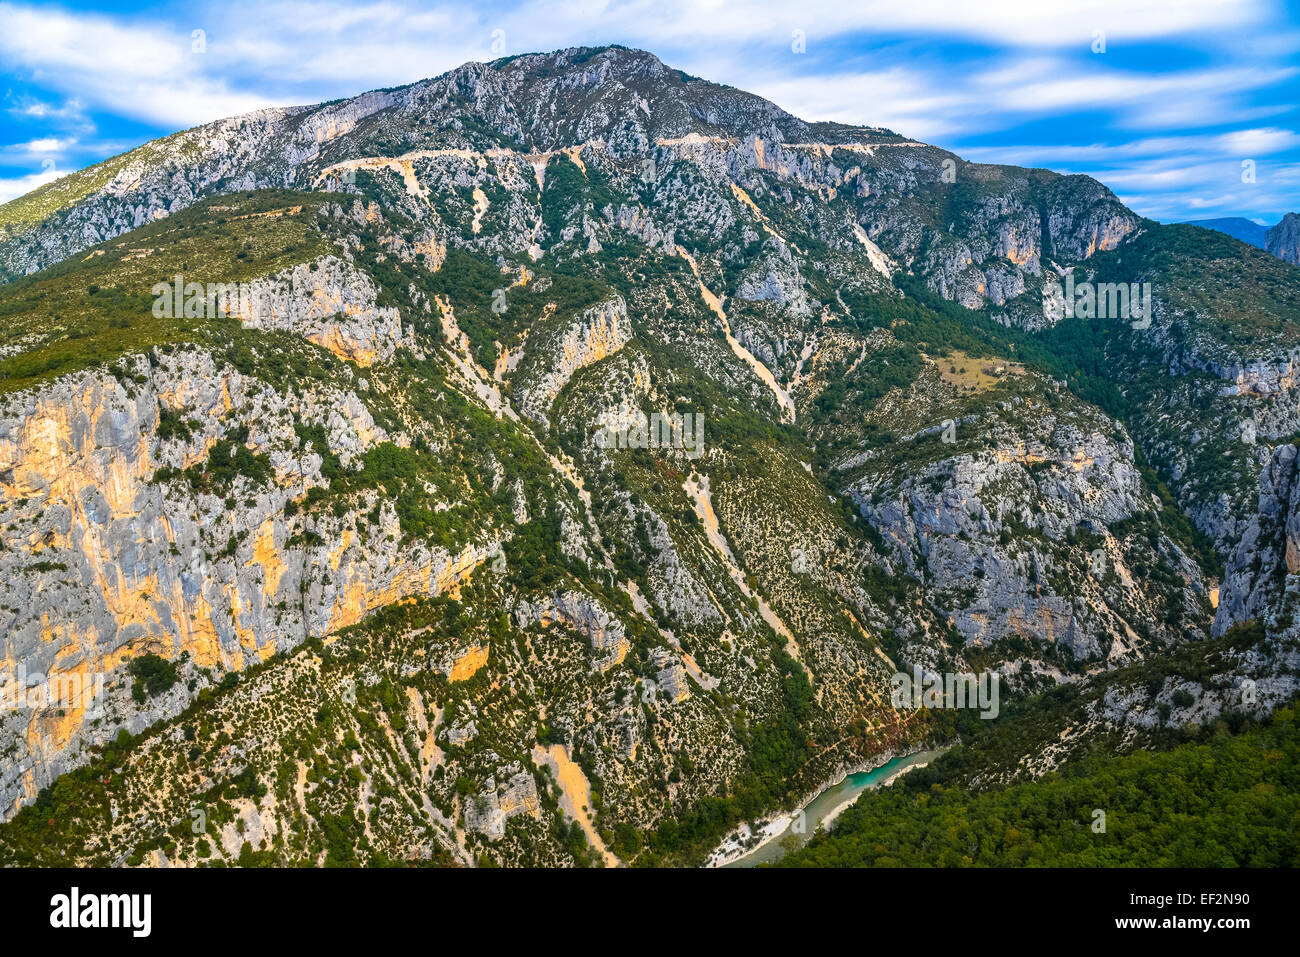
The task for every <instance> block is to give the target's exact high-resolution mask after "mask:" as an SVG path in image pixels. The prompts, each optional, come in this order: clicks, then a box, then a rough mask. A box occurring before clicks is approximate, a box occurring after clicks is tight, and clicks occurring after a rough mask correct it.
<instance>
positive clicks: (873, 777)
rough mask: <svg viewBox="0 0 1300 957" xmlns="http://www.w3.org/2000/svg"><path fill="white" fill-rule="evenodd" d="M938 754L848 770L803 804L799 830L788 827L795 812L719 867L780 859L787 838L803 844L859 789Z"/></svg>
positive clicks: (870, 787)
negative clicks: (760, 840) (771, 833)
mask: <svg viewBox="0 0 1300 957" xmlns="http://www.w3.org/2000/svg"><path fill="white" fill-rule="evenodd" d="M941 754H943V751H942V750H939V751H918V752H916V753H915V754H905V755H903V756H902V757H901V758H893V759H892V760H890V761H886V762H885V763H884V764H882V765H881V766H880V767H878V768H872V769H871V770H870V771H860V772H858V773H857V774H850V775H849V776H848V777H846V778H844V779H843V780H841V781H840V782H839V783H838V784H832V785H831V786H830V787H828V788H827V789H826V790H825V791H822V792H821V794H818V795H817V796H816V797H815V798H813V799H812V800H811V801H809V802H808V804H807V805H805V806H804V809H803V811H804V818H803V826H802V827H801V828H800V832H796V831H794V830H792V829H793V828H794V826H795V822H796V821H798V816H797V815H795V816H794V818H793V820H791V821H790V822H789V823H787V824H786V826H785V828H784V830H782V831H781V832H780V833H779V834H776V835H775V836H774V837H771V838H769V839H768V840H766V841H765V842H764V843H762V844H760V845H759V846H758V847H756V848H754V849H753V850H752V851H749V852H748V853H747V854H745V855H743V856H741V857H738V858H736V859H735V860H734V861H730V862H728V863H727V864H724V865H723V867H756V866H757V865H759V864H764V863H768V862H770V861H776V860H780V858H781V857H782V856H784V854H785V852H786V848H785V847H784V846H783V845H784V844H785V842H786V840H787V838H790V837H793V838H795V839H797V840H798V841H799V845H800V846H803V845H804V844H806V843H808V840H809V838H811V837H812V836H813V834H815V833H816V832H817V827H818V826H819V825H820V824H822V823H823V822H830V821H833V820H834V819H835V816H836V815H837V814H839V813H840V812H841V811H843V810H844V809H845V808H846V807H848V806H849V805H850V804H852V803H853V802H854V801H856V800H857V799H858V795H860V794H861V793H862V792H863V791H872V790H875V789H876V788H878V787H880V786H881V785H882V784H884V783H885V782H886V781H889V780H891V779H893V778H895V777H897V776H898V775H899V774H903V773H905V772H907V771H910V770H911V769H912V768H916V767H920V766H922V765H925V764H929V763H930V762H931V761H933V760H934V759H935V758H937V757H938V756H939V755H941Z"/></svg>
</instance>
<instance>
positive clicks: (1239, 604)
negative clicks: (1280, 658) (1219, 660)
mask: <svg viewBox="0 0 1300 957" xmlns="http://www.w3.org/2000/svg"><path fill="white" fill-rule="evenodd" d="M1297 479H1300V449H1297V447H1296V446H1295V445H1280V446H1278V447H1277V448H1275V449H1274V450H1273V454H1272V456H1271V457H1270V458H1269V461H1268V464H1267V465H1266V466H1265V467H1264V469H1263V471H1261V472H1260V476H1259V505H1258V509H1257V511H1256V514H1255V516H1254V517H1253V518H1252V519H1251V520H1250V522H1249V523H1248V524H1247V526H1246V529H1245V531H1244V533H1243V534H1242V536H1241V540H1240V542H1239V543H1238V545H1237V548H1236V551H1235V553H1234V554H1233V556H1232V558H1231V560H1230V561H1229V563H1228V568H1227V571H1226V573H1225V575H1224V578H1223V586H1222V588H1221V590H1220V593H1219V608H1218V612H1217V614H1216V616H1215V619H1214V631H1215V633H1216V634H1221V633H1222V632H1224V631H1225V630H1227V628H1229V627H1230V626H1232V625H1235V624H1238V623H1240V622H1243V621H1246V620H1248V619H1251V618H1258V619H1266V620H1268V621H1270V623H1271V624H1272V625H1273V628H1274V629H1276V630H1280V631H1294V629H1295V625H1296V622H1295V618H1294V611H1295V604H1296V595H1295V590H1296V588H1297V586H1298V585H1300V577H1297V576H1300V481H1297Z"/></svg>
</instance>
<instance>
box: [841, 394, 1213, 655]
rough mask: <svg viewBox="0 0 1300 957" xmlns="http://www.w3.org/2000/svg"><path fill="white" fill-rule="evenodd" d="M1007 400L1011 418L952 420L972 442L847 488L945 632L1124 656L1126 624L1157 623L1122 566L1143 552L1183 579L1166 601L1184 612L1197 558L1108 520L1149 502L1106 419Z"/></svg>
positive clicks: (1128, 635) (1193, 607)
mask: <svg viewBox="0 0 1300 957" xmlns="http://www.w3.org/2000/svg"><path fill="white" fill-rule="evenodd" d="M1014 405H1015V406H1016V408H1015V417H1014V419H1002V418H999V417H998V416H996V415H984V416H972V417H971V418H970V419H969V420H963V421H960V422H957V423H955V424H954V426H953V431H954V433H955V436H956V441H961V439H960V437H961V436H963V435H966V436H971V435H975V436H980V442H979V444H980V445H983V446H984V448H981V449H978V450H973V451H963V450H960V449H959V448H954V450H953V454H951V455H950V456H948V457H946V458H941V459H938V460H937V461H933V462H932V463H929V464H923V465H911V466H909V467H908V468H907V469H905V470H902V471H899V470H897V469H893V468H887V469H885V470H884V471H883V473H882V472H875V471H868V473H867V475H866V476H865V477H864V478H863V479H862V480H860V481H859V482H858V483H857V484H856V485H854V486H853V487H851V488H850V490H849V492H850V495H851V496H852V498H853V499H854V501H855V502H856V503H857V504H858V507H859V510H860V512H861V514H862V515H863V516H864V517H865V518H866V519H867V521H869V522H870V523H871V524H872V525H873V526H874V527H875V528H877V529H878V530H879V532H880V534H881V536H882V537H883V539H884V541H885V544H886V547H887V550H888V552H889V554H891V556H892V557H893V558H894V560H896V561H897V562H899V564H900V565H901V567H902V569H903V570H905V571H906V572H907V573H908V574H909V575H912V576H914V577H916V578H919V579H921V580H922V581H923V582H925V584H926V586H927V593H928V594H931V595H933V596H934V597H935V600H936V603H937V605H938V606H939V607H940V608H941V609H942V610H943V611H944V612H945V613H946V614H947V615H948V618H949V622H950V624H951V625H952V627H954V628H955V629H956V631H957V633H958V634H960V635H961V636H962V637H963V638H964V639H965V640H966V641H967V642H971V643H978V644H989V643H991V642H996V641H998V640H999V639H1003V638H1006V637H1008V636H1012V635H1020V636H1024V637H1034V638H1036V639H1037V640H1046V641H1048V642H1055V643H1059V644H1061V645H1062V646H1063V647H1065V648H1068V649H1069V651H1070V654H1071V656H1072V657H1073V658H1074V659H1076V660H1079V661H1082V660H1087V659H1097V658H1102V657H1105V658H1123V657H1127V656H1129V655H1130V654H1131V653H1132V652H1133V651H1134V650H1135V649H1136V648H1137V646H1138V645H1140V644H1141V642H1140V641H1139V633H1142V634H1148V635H1150V634H1153V633H1154V634H1160V633H1162V632H1164V630H1165V629H1164V628H1163V626H1162V625H1161V624H1160V623H1159V621H1158V619H1159V616H1158V615H1153V614H1152V610H1151V607H1150V603H1151V600H1152V598H1153V597H1154V595H1152V594H1148V589H1149V588H1150V587H1151V586H1150V583H1149V582H1148V581H1147V580H1146V576H1145V574H1144V573H1142V572H1139V571H1136V570H1133V569H1135V568H1140V567H1145V566H1147V565H1148V564H1149V563H1150V562H1152V561H1155V562H1156V563H1159V564H1167V565H1169V566H1170V567H1171V569H1172V571H1173V573H1174V574H1175V575H1177V576H1179V577H1181V578H1182V579H1183V581H1184V583H1185V585H1186V587H1187V588H1188V593H1187V594H1184V595H1183V596H1180V598H1179V602H1178V604H1179V605H1180V606H1182V607H1184V608H1185V610H1186V611H1187V612H1188V614H1189V617H1190V619H1191V620H1193V621H1194V620H1196V618H1198V617H1200V615H1201V611H1200V609H1199V607H1197V606H1198V604H1199V602H1197V601H1196V600H1194V599H1193V598H1192V597H1191V593H1192V592H1204V588H1203V586H1202V583H1201V580H1200V572H1199V570H1198V569H1197V567H1196V565H1195V563H1194V562H1192V561H1191V560H1190V559H1189V558H1188V557H1187V556H1186V555H1185V554H1183V553H1182V551H1181V550H1180V549H1179V548H1178V546H1177V545H1175V544H1174V543H1173V542H1172V541H1169V540H1168V539H1165V538H1163V537H1160V538H1158V539H1155V541H1157V542H1158V545H1157V546H1156V548H1155V549H1154V551H1152V550H1150V547H1149V545H1148V544H1147V543H1145V542H1144V541H1143V540H1142V539H1141V537H1140V536H1134V537H1131V538H1125V537H1122V536H1117V535H1114V534H1112V533H1111V532H1110V531H1109V529H1110V528H1111V527H1113V526H1118V525H1119V523H1122V522H1124V521H1126V520H1132V519H1133V518H1134V517H1135V516H1136V517H1141V516H1143V515H1145V514H1148V513H1150V512H1151V510H1152V506H1153V503H1152V499H1151V497H1150V495H1149V494H1148V493H1146V492H1144V491H1143V489H1142V484H1141V479H1140V477H1139V474H1138V470H1137V468H1136V467H1135V465H1134V463H1133V446H1132V443H1131V442H1130V441H1129V440H1128V438H1127V436H1125V435H1124V433H1123V431H1122V430H1121V429H1120V428H1118V426H1117V424H1116V423H1113V422H1107V421H1106V420H1105V419H1104V418H1102V417H1099V416H1096V414H1095V413H1093V414H1092V416H1091V417H1090V418H1088V419H1085V418H1084V417H1083V416H1081V415H1079V414H1078V413H1077V412H1062V411H1056V410H1049V409H1048V408H1047V407H1046V406H1045V405H1038V404H1037V403H1036V402H1030V401H1027V402H1023V403H1021V402H1018V401H1017V402H1016V403H1014ZM986 436H987V438H985V437H986ZM921 440H922V441H926V439H924V438H922V439H921ZM910 441H917V439H912V440H910ZM928 441H934V436H932V437H930V438H929V439H928ZM954 445H956V442H954ZM940 449H942V445H940ZM936 454H937V453H936ZM1170 597H1172V596H1170ZM1202 601H1203V599H1202ZM1163 637H1164V640H1166V641H1171V640H1173V638H1174V636H1173V634H1172V633H1168V634H1164V635H1163Z"/></svg>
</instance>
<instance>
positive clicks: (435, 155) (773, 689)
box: [0, 47, 1300, 867]
mask: <svg viewBox="0 0 1300 957" xmlns="http://www.w3.org/2000/svg"><path fill="white" fill-rule="evenodd" d="M1294 219H1295V217H1294V215H1292V216H1291V217H1288V220H1287V221H1284V222H1283V223H1282V224H1280V225H1279V226H1278V227H1275V229H1274V230H1273V231H1270V232H1269V234H1268V250H1269V251H1266V250H1264V249H1260V248H1257V247H1256V246H1252V245H1248V244H1246V243H1243V242H1241V241H1239V240H1237V239H1233V238H1231V237H1229V236H1227V235H1224V234H1222V233H1217V232H1212V231H1209V230H1205V229H1200V228H1197V227H1195V226H1191V225H1174V226H1162V225H1159V224H1157V223H1155V222H1153V221H1150V220H1147V219H1144V218H1143V217H1141V216H1139V215H1136V214H1135V213H1133V212H1132V211H1131V210H1129V209H1127V208H1126V207H1125V206H1124V204H1123V203H1121V202H1120V201H1119V200H1118V199H1117V198H1116V196H1115V195H1114V194H1113V193H1112V192H1111V191H1110V190H1109V189H1108V188H1106V187H1105V186H1104V185H1102V184H1101V183H1099V182H1097V181H1095V180H1093V179H1091V178H1089V177H1086V176H1077V175H1071V176H1067V175H1059V174H1056V173H1053V172H1050V171H1048V170H1044V169H1021V168H1017V167H1011V166H993V165H981V164H977V163H969V162H966V161H965V160H963V159H961V158H960V157H959V156H956V155H954V154H952V153H950V152H947V151H946V150H944V149H941V148H939V147H936V146H931V145H927V144H925V143H921V142H916V141H914V140H910V139H908V138H907V137H905V136H902V135H899V134H898V133H895V132H893V131H891V130H888V129H883V128H879V127H872V126H847V125H842V124H837V123H812V122H806V121H804V120H801V119H799V118H797V117H795V116H792V115H790V114H789V113H787V112H785V111H784V110H782V109H781V108H780V107H778V106H776V105H775V104H772V103H770V102H767V101H766V100H763V99H761V98H759V97H757V96H753V95H750V94H748V93H745V92H743V91H740V90H736V89H732V88H729V87H725V86H720V85H716V84H713V83H710V82H708V81H706V80H703V79H700V78H697V77H694V76H690V75H687V74H685V73H683V72H681V71H680V70H676V69H673V68H672V67H669V66H667V65H665V64H664V63H662V62H660V61H659V60H658V59H657V58H656V57H654V56H653V55H651V54H649V53H645V52H641V51H637V50H630V49H624V48H621V47H606V48H599V49H594V48H580V49H567V50H562V51H558V52H555V53H549V54H532V55H526V56H517V57H511V58H506V59H501V60H496V61H493V62H490V63H467V64H465V65H464V66H461V67H459V68H457V69H455V70H452V71H451V72H449V73H446V74H444V75H442V76H439V77H436V78H434V79H430V80H424V81H421V82H418V83H414V84H412V85H410V86H405V87H400V88H395V89H388V90H378V91H373V92H370V93H364V94H362V95H360V96H356V97H354V98H352V99H347V100H341V101H335V102H331V103H325V104H321V105H317V106H308V107H293V108H285V109H268V110H262V111H258V112H254V113H249V114H245V115H243V116H237V117H233V118H230V119H226V120H221V121H219V122H215V123H210V124H208V125H205V126H200V127H197V128H195V129H191V130H187V131H185V132H182V133H177V134H175V135H173V136H170V137H167V138H165V139H161V140H157V141H154V142H150V143H147V144H145V145H143V146H141V147H139V148H138V149H135V150H132V151H130V152H128V153H124V154H122V155H120V156H117V157H114V158H112V159H110V160H107V161H105V162H103V163H100V164H99V165H97V166H93V167H90V168H88V169H85V170H82V171H80V172H77V173H73V174H70V175H68V176H64V177H63V178H61V179H58V180H56V181H54V182H52V183H49V184H48V185H45V186H43V187H41V188H39V189H37V190H36V191H34V192H32V193H29V194H27V195H26V196H22V197H20V198H18V199H15V200H13V201H12V202H9V203H7V204H5V205H4V206H0V279H3V283H2V284H0V317H3V321H2V322H0V634H2V635H3V637H4V641H3V645H2V646H0V653H2V654H3V666H2V669H0V678H2V680H4V682H5V684H4V687H3V694H4V702H5V706H4V708H3V710H0V749H2V750H3V754H4V760H3V762H0V806H2V807H3V815H4V823H3V824H0V864H18V865H22V864H46V865H53V864H65V865H66V864H77V865H98V866H110V865H124V864H125V865H149V866H162V865H167V866H174V865H205V864H213V863H228V864H241V865H254V864H280V865H303V864H306V865H378V864H386V863H425V864H435V865H438V864H448V865H468V866H476V865H483V864H506V865H534V866H536V865H545V866H569V865H575V864H576V865H587V866H610V867H614V866H623V865H692V864H700V863H703V862H705V861H706V860H709V859H712V860H714V861H715V862H717V861H718V860H720V859H723V858H727V857H728V852H727V850H726V849H727V848H728V847H732V848H733V849H734V848H743V847H744V846H745V845H746V842H747V841H748V842H750V843H752V842H753V841H754V839H755V838H754V836H753V835H754V834H755V833H756V832H757V830H758V829H757V828H756V827H751V825H755V824H756V823H757V822H759V821H761V820H764V819H767V818H771V817H772V816H774V815H779V814H781V813H782V812H784V811H789V810H790V809H792V808H794V807H795V806H796V805H797V804H799V802H800V801H802V800H804V799H806V798H807V797H808V796H810V795H813V794H816V793H817V792H818V791H819V790H820V789H821V788H823V787H825V786H826V785H827V784H828V783H834V782H836V781H838V780H839V779H840V778H841V777H842V776H843V775H844V773H845V772H846V771H850V770H860V769H868V768H873V767H876V766H879V765H882V764H884V763H885V762H886V761H888V760H890V759H892V758H894V757H897V756H901V755H904V754H910V753H911V752H914V751H919V750H921V749H923V748H944V747H947V746H949V745H952V744H953V743H954V742H956V741H958V740H960V741H962V742H963V746H962V747H961V748H956V749H953V752H952V754H953V755H957V757H950V758H945V761H946V762H948V763H947V764H944V763H943V762H941V763H940V764H939V765H937V766H936V767H939V768H944V767H948V766H951V767H952V768H956V769H957V770H956V771H952V772H951V773H953V774H957V773H958V772H959V776H960V780H961V782H962V786H963V787H968V788H971V789H978V788H981V787H992V786H999V787H1006V786H1011V785H1012V784H1013V783H1014V782H1022V783H1023V786H1032V785H1033V783H1034V782H1035V781H1038V780H1039V779H1041V778H1042V777H1043V776H1045V775H1049V774H1050V773H1052V772H1054V771H1057V770H1059V769H1061V768H1063V767H1066V766H1067V765H1070V764H1071V763H1073V762H1075V761H1084V760H1092V759H1094V758H1095V756H1096V755H1097V754H1099V753H1104V754H1106V755H1111V756H1114V757H1115V759H1116V760H1120V759H1122V758H1123V757H1124V756H1126V755H1132V754H1134V753H1136V752H1139V751H1143V750H1160V749H1168V748H1170V747H1174V746H1176V745H1177V744H1178V743H1179V741H1181V739H1178V736H1179V735H1195V734H1196V733H1204V734H1205V735H1207V736H1208V735H1209V734H1210V733H1211V732H1210V731H1204V732H1197V731H1196V730H1195V729H1198V728H1199V729H1213V728H1215V727H1219V726H1222V727H1228V726H1229V725H1231V728H1232V730H1237V729H1238V728H1239V727H1241V726H1243V724H1244V725H1245V726H1248V727H1249V726H1254V725H1255V724H1258V723H1260V722H1267V721H1268V720H1269V717H1270V715H1271V714H1273V712H1274V711H1275V709H1278V708H1279V707H1280V706H1283V705H1286V704H1287V703H1288V702H1290V701H1291V700H1292V698H1293V697H1294V695H1295V694H1296V692H1297V690H1300V677H1298V674H1300V651H1298V647H1300V646H1298V642H1300V623H1298V622H1297V620H1296V607H1297V600H1298V599H1297V593H1298V592H1300V458H1298V455H1300V449H1298V448H1297V444H1296V440H1297V439H1298V438H1300V403H1298V402H1297V399H1298V398H1300V377H1298V372H1297V370H1298V369H1300V268H1297V267H1296V265H1294V263H1295V261H1296V259H1295V246H1296V242H1295V234H1296V229H1295V222H1294ZM1270 251H1272V252H1276V255H1271V254H1270ZM1279 257H1281V258H1279ZM1288 259H1289V262H1288V261H1284V260H1288ZM900 674H902V675H914V676H918V677H921V678H922V680H923V681H924V679H925V677H926V676H929V677H930V678H933V679H934V680H935V681H936V682H937V684H938V685H939V686H940V687H946V688H948V689H949V690H951V689H952V688H953V687H954V683H953V682H951V681H949V682H946V684H945V682H943V681H942V680H941V679H943V678H944V676H952V675H977V676H982V681H983V682H984V684H982V685H981V687H988V682H989V681H990V680H992V681H995V682H996V687H997V689H1000V698H998V699H997V700H998V702H999V708H998V709H997V710H998V711H999V712H1000V713H999V715H998V716H997V717H994V716H993V714H991V713H989V712H990V711H991V710H992V709H990V708H988V707H984V705H985V704H987V702H984V701H983V700H981V708H980V709H976V708H974V702H973V701H971V702H968V703H967V704H968V705H969V707H966V708H962V707H952V706H951V705H953V703H954V702H952V701H951V700H950V698H949V697H948V694H949V692H948V691H944V692H940V694H942V695H943V697H942V698H940V699H936V701H937V703H938V705H939V706H936V701H926V700H924V699H923V696H922V697H918V698H912V697H909V698H908V699H907V700H906V701H904V702H900V700H899V698H898V696H897V694H896V693H895V692H896V690H897V681H896V679H897V677H898V676H899V675H900ZM985 719H989V720H985ZM1188 729H1192V730H1188ZM1224 733H1228V732H1226V731H1225V732H1224ZM1176 739H1177V740H1176ZM1279 753H1280V752H1279ZM914 773H918V772H914ZM927 773H929V772H927ZM946 773H947V772H946ZM747 835H748V836H747ZM720 847H721V850H719V851H717V852H716V853H715V850H716V849H719V848H720ZM711 855H712V857H711ZM731 856H734V855H731Z"/></svg>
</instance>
